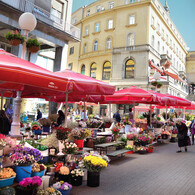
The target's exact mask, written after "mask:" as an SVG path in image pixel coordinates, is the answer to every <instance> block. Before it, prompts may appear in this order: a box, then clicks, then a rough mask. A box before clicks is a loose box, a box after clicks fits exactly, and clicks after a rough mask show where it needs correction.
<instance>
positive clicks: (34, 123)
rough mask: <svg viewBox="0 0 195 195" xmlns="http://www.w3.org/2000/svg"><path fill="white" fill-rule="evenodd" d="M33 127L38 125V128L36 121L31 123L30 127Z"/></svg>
mask: <svg viewBox="0 0 195 195" xmlns="http://www.w3.org/2000/svg"><path fill="white" fill-rule="evenodd" d="M33 125H38V126H39V123H38V122H37V121H34V122H32V123H31V127H32V126H33Z"/></svg>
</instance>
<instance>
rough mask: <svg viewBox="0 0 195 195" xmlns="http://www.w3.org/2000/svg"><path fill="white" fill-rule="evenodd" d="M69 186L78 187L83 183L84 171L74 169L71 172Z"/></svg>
mask: <svg viewBox="0 0 195 195" xmlns="http://www.w3.org/2000/svg"><path fill="white" fill-rule="evenodd" d="M70 173H71V184H72V185H73V186H80V185H82V183H83V176H84V171H83V170H81V169H74V170H72V171H71V172H70Z"/></svg>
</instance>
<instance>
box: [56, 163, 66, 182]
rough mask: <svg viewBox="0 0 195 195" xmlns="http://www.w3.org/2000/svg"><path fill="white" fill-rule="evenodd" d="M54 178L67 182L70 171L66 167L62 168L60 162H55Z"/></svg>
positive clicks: (62, 165)
mask: <svg viewBox="0 0 195 195" xmlns="http://www.w3.org/2000/svg"><path fill="white" fill-rule="evenodd" d="M53 171H54V172H55V176H56V177H57V178H58V180H59V181H64V182H69V178H70V170H69V168H68V167H66V166H64V164H63V163H61V162H56V163H55V165H54V170H53Z"/></svg>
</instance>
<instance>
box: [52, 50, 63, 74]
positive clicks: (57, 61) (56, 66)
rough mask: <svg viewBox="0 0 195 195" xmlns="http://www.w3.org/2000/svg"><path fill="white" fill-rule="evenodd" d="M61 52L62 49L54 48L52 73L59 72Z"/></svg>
mask: <svg viewBox="0 0 195 195" xmlns="http://www.w3.org/2000/svg"><path fill="white" fill-rule="evenodd" d="M62 50H63V48H62V47H56V52H55V59H54V72H56V71H60V70H61V61H62Z"/></svg>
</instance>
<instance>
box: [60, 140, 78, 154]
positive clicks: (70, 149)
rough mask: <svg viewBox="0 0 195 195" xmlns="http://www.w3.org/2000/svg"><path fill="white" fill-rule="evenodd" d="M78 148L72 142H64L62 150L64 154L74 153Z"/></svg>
mask: <svg viewBox="0 0 195 195" xmlns="http://www.w3.org/2000/svg"><path fill="white" fill-rule="evenodd" d="M77 150H78V147H77V145H76V144H75V143H73V142H65V144H64V148H63V152H64V153H66V154H74V153H75V152H76V151H77Z"/></svg>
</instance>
